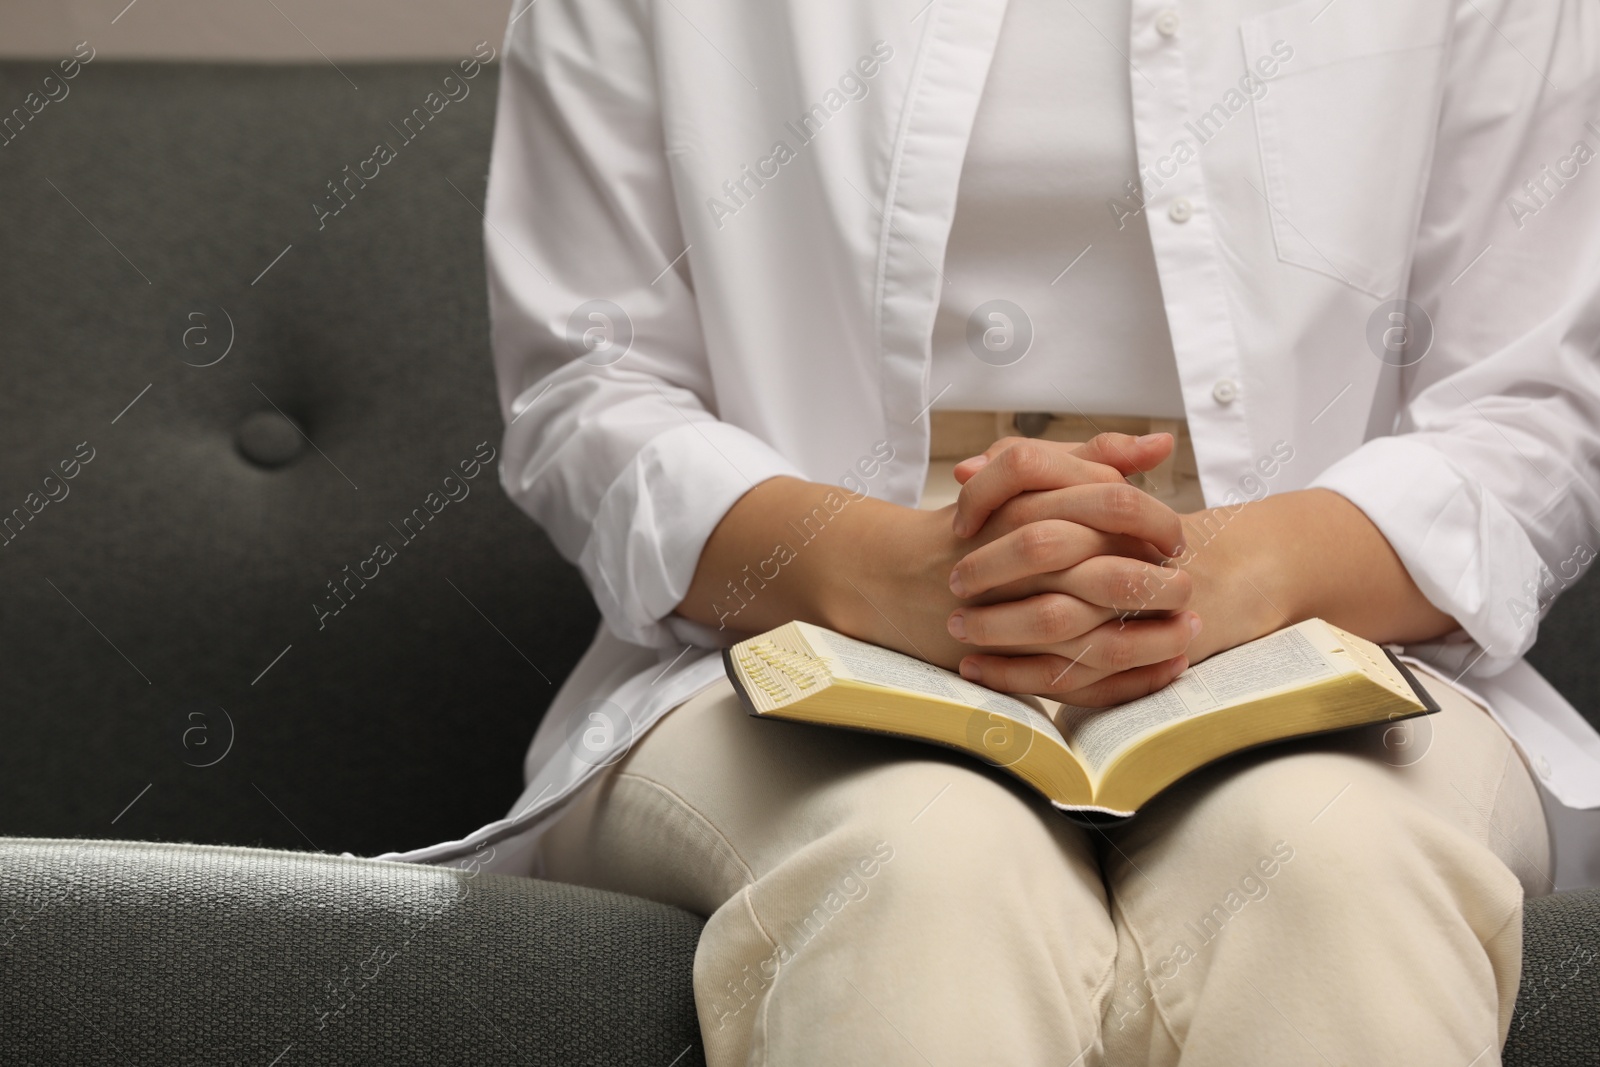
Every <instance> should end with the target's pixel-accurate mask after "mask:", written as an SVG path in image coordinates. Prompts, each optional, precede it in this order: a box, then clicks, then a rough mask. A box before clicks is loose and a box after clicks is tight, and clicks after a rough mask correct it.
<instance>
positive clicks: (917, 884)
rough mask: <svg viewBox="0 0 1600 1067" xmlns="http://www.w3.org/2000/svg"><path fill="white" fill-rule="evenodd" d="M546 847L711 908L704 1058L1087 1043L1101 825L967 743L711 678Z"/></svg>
mask: <svg viewBox="0 0 1600 1067" xmlns="http://www.w3.org/2000/svg"><path fill="white" fill-rule="evenodd" d="M541 851H542V854H543V860H544V866H543V873H544V874H545V875H546V876H548V877H552V878H556V879H560V880H565V881H574V882H579V883H583V884H588V885H593V886H598V887H601V888H608V889H614V890H619V891H622V892H629V893H634V894H638V895H643V896H648V897H652V898H654V899H657V900H663V901H666V902H668V903H673V904H677V905H680V906H682V907H685V908H688V909H689V910H691V911H695V912H697V913H699V914H701V915H706V916H708V917H709V920H708V922H707V925H706V930H705V933H704V935H703V936H702V938H701V943H700V948H699V950H698V952H697V954H696V960H695V995H696V1003H697V1005H698V1008H699V1012H700V1022H701V1029H702V1032H703V1034H704V1035H705V1038H706V1042H707V1044H706V1048H707V1054H708V1060H710V1061H711V1062H714V1063H717V1064H724V1063H746V1062H762V1061H763V1057H765V1062H773V1063H787V1062H829V1063H858V1062H859V1063H881V1062H902V1061H904V1062H915V1061H916V1056H915V1055H914V1054H913V1053H912V1052H911V1050H909V1049H908V1048H906V1047H905V1044H904V1042H905V1041H907V1040H910V1041H911V1042H913V1043H914V1045H915V1046H916V1047H918V1048H919V1049H920V1050H921V1051H922V1052H924V1053H926V1054H929V1055H937V1056H940V1057H941V1058H942V1059H944V1061H945V1062H1006V1063H1016V1064H1032V1063H1038V1064H1047V1063H1064V1062H1069V1061H1071V1060H1072V1059H1073V1056H1074V1055H1076V1054H1077V1053H1079V1052H1081V1051H1084V1050H1087V1049H1089V1048H1091V1047H1092V1046H1093V1045H1094V1043H1095V1042H1097V1041H1098V1032H1099V1019H1100V1016H1101V1013H1102V1011H1103V1009H1104V1004H1105V1000H1106V998H1107V996H1108V995H1109V993H1110V984H1111V979H1112V974H1113V965H1114V954H1115V951H1116V932H1115V930H1114V929H1113V927H1112V925H1111V920H1110V915H1109V912H1108V905H1107V901H1106V897H1105V890H1104V883H1103V880H1102V878H1101V874H1100V870H1099V867H1098V865H1097V861H1096V857H1095V855H1094V849H1093V845H1092V844H1091V843H1090V841H1089V840H1088V839H1087V838H1086V836H1085V834H1084V832H1083V831H1082V830H1080V829H1079V828H1077V827H1075V826H1072V825H1071V824H1069V823H1067V822H1066V821H1065V820H1063V819H1062V818H1061V817H1060V816H1059V815H1058V814H1056V813H1055V812H1054V811H1053V810H1052V809H1051V808H1050V807H1049V805H1048V804H1046V803H1045V802H1043V801H1042V800H1041V799H1040V798H1039V797H1038V796H1037V795H1036V794H1034V793H1033V792H1032V791H1031V790H1028V789H1027V788H1026V787H1024V786H1022V785H1020V784H1018V783H1016V782H1015V781H1013V780H1012V779H1011V778H1010V777H1009V776H1008V775H1005V774H1004V773H1002V772H999V771H992V770H990V769H989V768H986V767H984V766H982V765H981V764H977V763H974V762H973V761H971V760H969V759H967V758H965V757H961V756H957V755H954V754H951V753H946V752H944V751H943V750H941V749H938V748H934V747H931V746H925V745H920V744H917V743H915V742H909V741H902V740H899V739H894V738H887V737H879V736H875V735H868V734H860V733H854V732H848V731H841V730H830V729H825V728H821V727H813V726H805V725H800V724H794V723H785V722H780V721H771V720H759V719H755V718H752V717H751V716H749V715H747V714H745V712H744V711H743V710H742V708H741V707H740V706H739V704H738V702H737V701H736V699H735V698H734V696H733V693H732V690H731V689H730V688H729V687H728V686H727V685H726V684H725V683H719V684H718V685H717V686H715V687H713V688H712V689H710V690H707V691H706V692H704V693H702V694H700V695H699V696H697V697H695V698H694V699H692V700H690V701H688V702H687V703H685V704H683V705H681V706H679V707H678V708H676V709H674V710H673V711H672V712H671V713H669V714H668V715H667V716H666V717H665V718H664V719H663V720H662V721H661V722H660V723H658V724H657V725H656V726H655V727H653V728H652V729H651V730H650V731H649V732H648V733H647V734H646V735H645V736H644V737H643V738H641V739H640V741H639V742H638V743H637V744H636V745H635V747H634V749H633V750H632V751H631V752H630V753H629V754H628V756H627V757H626V758H625V759H623V760H622V761H621V762H619V763H618V764H617V765H616V766H615V767H613V768H612V769H611V770H610V771H609V772H608V773H607V775H606V777H605V779H604V780H603V781H602V782H601V783H600V784H599V785H598V787H596V788H593V789H591V790H590V791H589V792H588V793H587V794H586V795H584V796H583V797H581V798H580V799H579V800H578V801H576V802H575V804H574V807H573V808H572V809H571V810H569V812H567V813H566V814H565V815H564V816H563V817H562V818H561V820H560V821H559V822H558V823H557V824H556V825H554V826H553V827H552V828H551V829H550V830H549V831H548V832H547V834H546V836H545V838H544V840H543V842H542V845H541ZM979 1019H988V1020H990V1022H989V1024H984V1025H979V1023H978V1022H977V1020H979ZM819 1020H827V1021H828V1025H827V1026H819V1025H818V1023H819ZM999 1020H1005V1022H1004V1024H1003V1025H996V1024H998V1021H999ZM1068 1048H1070V1049H1071V1052H1070V1053H1069V1054H1067V1055H1065V1056H1063V1055H1062V1050H1063V1049H1068Z"/></svg>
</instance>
